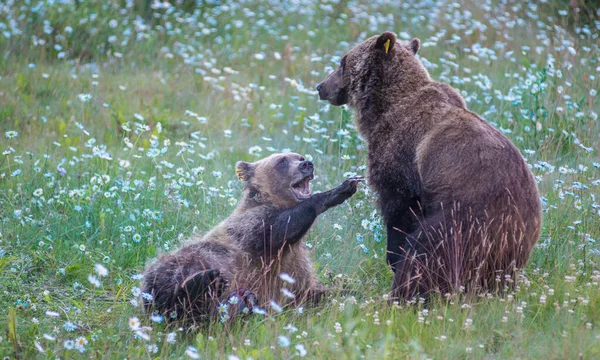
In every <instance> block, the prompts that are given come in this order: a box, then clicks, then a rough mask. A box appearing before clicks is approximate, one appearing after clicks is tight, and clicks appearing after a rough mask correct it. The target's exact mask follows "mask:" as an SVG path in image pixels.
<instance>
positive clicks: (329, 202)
mask: <svg viewBox="0 0 600 360" xmlns="http://www.w3.org/2000/svg"><path fill="white" fill-rule="evenodd" d="M236 173H237V175H238V177H239V178H240V180H243V181H246V182H247V183H246V188H245V189H244V192H243V196H242V199H241V201H240V203H239V205H238V206H237V207H236V209H235V210H234V212H233V213H232V214H231V216H229V217H228V218H227V219H225V220H224V221H223V222H222V223H220V224H219V225H217V227H215V228H214V229H213V230H212V231H210V232H209V233H207V234H206V235H204V236H202V237H195V238H192V239H191V240H190V241H189V243H187V244H186V245H184V246H183V247H182V248H180V249H179V250H177V251H175V252H174V253H170V254H165V255H162V256H160V257H159V258H158V260H157V261H155V262H153V263H151V264H150V265H149V266H148V267H147V268H146V271H145V275H144V280H143V291H144V292H147V293H150V294H152V295H153V298H154V302H153V303H150V302H148V303H147V304H146V305H147V307H148V308H149V309H156V310H158V311H160V312H162V313H167V312H172V311H176V312H178V313H179V315H180V316H181V315H191V316H192V317H195V316H197V315H210V314H215V313H217V312H218V310H217V306H218V305H219V303H221V302H224V301H226V300H227V298H228V297H229V296H230V295H231V293H232V291H239V290H242V291H243V290H247V291H250V292H251V293H253V294H254V295H255V296H256V298H257V299H258V304H256V305H259V306H264V305H266V304H268V303H269V301H270V300H275V301H277V302H279V303H280V304H282V305H283V304H285V303H290V302H293V303H300V302H304V301H305V300H309V299H310V300H314V301H318V300H319V298H320V296H321V295H322V294H324V293H325V292H326V289H325V287H324V286H323V285H321V284H319V283H318V281H317V280H316V278H315V275H314V271H313V267H312V264H311V262H310V258H309V254H308V252H307V251H306V249H305V247H304V244H303V242H302V241H301V240H302V237H303V236H304V234H305V233H306V231H307V230H308V229H309V228H310V226H311V225H312V223H313V221H314V219H315V218H316V216H317V215H318V214H320V213H322V212H323V211H325V210H326V209H327V208H329V207H332V206H336V205H338V204H340V203H341V202H343V201H344V200H345V199H347V198H348V197H350V196H351V195H352V194H353V193H354V192H355V191H356V182H353V181H346V182H344V184H342V186H340V187H338V188H336V189H334V190H330V191H328V192H324V193H319V194H316V195H313V196H310V197H309V198H306V199H300V198H298V197H297V196H296V195H295V193H294V192H293V191H292V185H294V184H295V183H297V182H298V181H300V180H302V179H307V178H309V179H312V176H313V165H312V163H310V162H307V161H305V160H304V158H302V157H301V156H300V155H298V154H293V153H288V154H275V155H271V156H269V157H267V158H265V159H262V160H259V161H257V162H255V163H246V162H242V161H240V162H238V164H237V166H236ZM282 273H287V274H289V275H290V276H292V277H293V278H294V279H295V280H296V282H295V283H294V284H284V282H283V281H282V280H281V278H280V274H282ZM204 274H208V275H206V276H205V275H204ZM283 287H286V288H287V289H288V290H290V291H291V292H293V293H294V294H295V295H296V297H295V298H294V299H293V300H290V299H289V298H285V297H283V296H282V293H281V289H282V288H283ZM230 306H231V305H230Z"/></svg>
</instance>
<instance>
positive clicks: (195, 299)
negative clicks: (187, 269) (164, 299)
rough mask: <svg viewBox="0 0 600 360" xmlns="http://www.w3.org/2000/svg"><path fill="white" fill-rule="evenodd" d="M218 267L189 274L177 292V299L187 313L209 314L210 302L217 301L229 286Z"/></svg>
mask: <svg viewBox="0 0 600 360" xmlns="http://www.w3.org/2000/svg"><path fill="white" fill-rule="evenodd" d="M228 285H229V284H228V281H227V279H226V278H225V277H223V276H222V275H221V272H220V271H219V270H217V269H210V270H204V271H199V272H197V273H195V274H192V275H190V276H188V277H187V278H186V279H185V280H184V281H183V283H182V284H181V285H180V286H179V289H178V291H177V292H176V295H175V297H176V301H177V303H179V304H180V305H181V307H182V308H183V310H184V312H185V313H188V314H192V315H207V314H208V313H209V309H210V304H211V303H212V302H217V301H218V299H219V298H220V297H221V295H223V292H224V291H225V289H226V288H227V286H228Z"/></svg>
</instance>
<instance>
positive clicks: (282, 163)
mask: <svg viewBox="0 0 600 360" xmlns="http://www.w3.org/2000/svg"><path fill="white" fill-rule="evenodd" d="M286 164H287V159H286V158H283V159H281V160H279V162H278V163H277V165H276V166H277V167H283V166H285V165H286Z"/></svg>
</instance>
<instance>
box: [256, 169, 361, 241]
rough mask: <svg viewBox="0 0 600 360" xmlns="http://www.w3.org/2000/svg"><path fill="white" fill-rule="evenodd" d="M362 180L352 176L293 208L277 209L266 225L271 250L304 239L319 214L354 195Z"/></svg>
mask: <svg viewBox="0 0 600 360" xmlns="http://www.w3.org/2000/svg"><path fill="white" fill-rule="evenodd" d="M362 180H363V179H362V177H354V178H350V179H348V180H346V181H344V182H343V183H342V184H341V185H340V186H338V187H336V188H335V189H332V190H329V191H326V192H322V193H318V194H315V195H313V196H311V197H310V198H308V199H306V200H304V201H302V202H301V203H299V204H298V205H296V206H294V207H292V208H289V209H285V210H281V211H280V210H277V211H278V212H277V213H275V214H273V216H272V217H271V218H270V219H269V220H268V224H269V225H266V226H267V228H266V230H267V231H266V235H267V239H269V240H270V241H269V243H268V244H267V245H268V246H269V248H270V250H274V249H278V248H280V247H281V246H283V244H286V243H287V244H294V243H296V242H298V241H299V240H300V239H302V237H303V236H304V235H305V234H306V232H307V231H308V229H310V227H311V226H312V224H313V223H314V221H315V219H316V218H317V216H318V215H320V214H321V213H323V212H325V211H326V210H327V209H330V208H332V207H334V206H337V205H339V204H341V203H343V202H344V201H346V200H347V199H348V198H350V197H351V196H352V195H354V193H356V189H357V184H358V183H359V182H360V181H362Z"/></svg>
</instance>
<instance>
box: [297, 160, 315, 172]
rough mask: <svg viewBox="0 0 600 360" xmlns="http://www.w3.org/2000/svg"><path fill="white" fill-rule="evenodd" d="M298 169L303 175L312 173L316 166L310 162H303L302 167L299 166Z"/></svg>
mask: <svg viewBox="0 0 600 360" xmlns="http://www.w3.org/2000/svg"><path fill="white" fill-rule="evenodd" d="M298 168H299V169H300V171H301V172H303V173H310V172H311V171H313V169H314V168H315V166H314V165H313V163H311V162H310V161H303V162H301V163H300V165H299V166H298Z"/></svg>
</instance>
